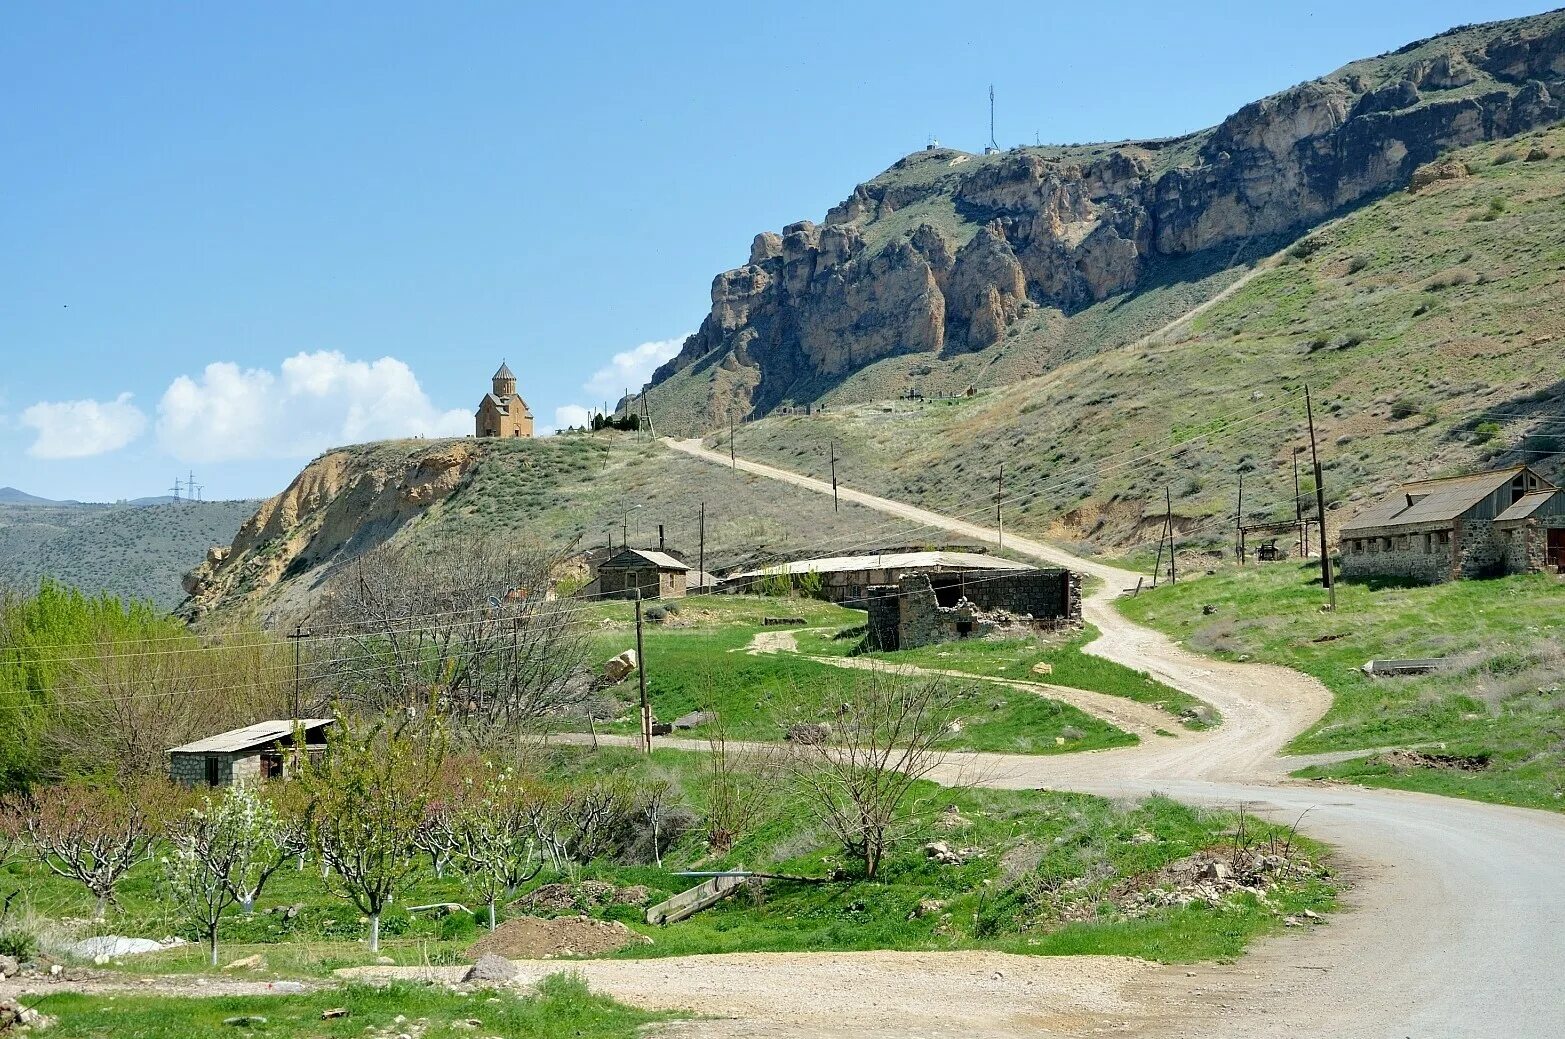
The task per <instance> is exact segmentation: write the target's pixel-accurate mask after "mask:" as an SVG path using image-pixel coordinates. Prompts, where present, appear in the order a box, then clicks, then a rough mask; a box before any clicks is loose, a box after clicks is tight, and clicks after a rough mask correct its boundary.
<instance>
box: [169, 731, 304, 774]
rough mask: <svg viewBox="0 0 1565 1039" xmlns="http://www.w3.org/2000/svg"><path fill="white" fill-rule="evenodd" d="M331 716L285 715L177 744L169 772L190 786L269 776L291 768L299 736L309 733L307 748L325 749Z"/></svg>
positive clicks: (170, 759)
mask: <svg viewBox="0 0 1565 1039" xmlns="http://www.w3.org/2000/svg"><path fill="white" fill-rule="evenodd" d="M331 724H332V720H331V719H330V718H300V719H298V720H297V721H296V720H294V719H290V718H280V719H277V720H274V721H265V722H257V723H256V724H254V725H247V726H245V727H244V728H242V729H233V730H231V731H229V732H220V733H218V734H217V735H216V736H208V737H207V738H206V739H201V740H197V741H196V742H194V743H187V744H185V745H184V746H183V747H174V748H173V749H171V750H169V751H168V775H169V778H170V779H172V780H173V781H174V782H176V783H184V784H185V785H187V786H228V785H229V784H230V783H240V782H251V781H254V782H264V781H266V780H268V779H275V778H277V777H279V776H283V775H286V774H288V773H289V772H291V771H292V770H293V768H294V758H295V755H296V753H297V750H296V745H295V743H294V739H295V737H296V735H297V734H298V732H299V730H300V729H302V730H303V734H304V748H303V749H304V752H305V753H307V754H319V753H322V752H324V751H325V749H326V748H325V744H326V730H327V728H328V727H330V726H331Z"/></svg>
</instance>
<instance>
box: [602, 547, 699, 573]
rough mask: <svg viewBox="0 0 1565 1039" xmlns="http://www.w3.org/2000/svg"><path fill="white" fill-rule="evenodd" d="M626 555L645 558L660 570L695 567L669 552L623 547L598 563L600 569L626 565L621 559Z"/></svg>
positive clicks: (690, 568)
mask: <svg viewBox="0 0 1565 1039" xmlns="http://www.w3.org/2000/svg"><path fill="white" fill-rule="evenodd" d="M626 556H636V557H638V558H641V559H644V560H646V561H647V562H649V563H651V564H652V565H653V566H655V567H657V568H658V569H659V570H692V569H694V568H693V567H692V566H691V565H690V564H689V563H686V562H684V561H682V560H679V559H675V558H674V557H673V556H671V555H669V554H668V553H667V552H655V551H653V550H652V549H648V548H627V549H622V550H621V551H619V552H616V553H614V555H613V556H611V557H609V558H608V559H606V560H604V561H603V562H602V563H599V564H598V569H600V570H601V569H603V568H604V567H606V566H607V567H614V568H615V569H618V568H619V567H621V566H624V565H625V564H624V563H622V562H621V560H622V559H624V558H625V557H626Z"/></svg>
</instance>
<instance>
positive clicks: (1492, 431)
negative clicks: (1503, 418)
mask: <svg viewBox="0 0 1565 1039" xmlns="http://www.w3.org/2000/svg"><path fill="white" fill-rule="evenodd" d="M1499 435H1500V424H1499V423H1498V422H1480V423H1478V425H1476V426H1474V427H1473V439H1474V442H1475V443H1479V444H1487V443H1488V442H1489V441H1491V440H1493V439H1494V438H1495V437H1497V436H1499Z"/></svg>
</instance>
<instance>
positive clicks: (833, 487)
mask: <svg viewBox="0 0 1565 1039" xmlns="http://www.w3.org/2000/svg"><path fill="white" fill-rule="evenodd" d="M831 511H832V512H836V511H837V442H836V441H835V440H833V441H832V442H831Z"/></svg>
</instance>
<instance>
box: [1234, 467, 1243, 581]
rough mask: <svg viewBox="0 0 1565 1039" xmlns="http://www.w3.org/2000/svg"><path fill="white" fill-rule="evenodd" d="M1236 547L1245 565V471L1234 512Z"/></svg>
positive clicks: (1240, 561) (1241, 474)
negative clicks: (1236, 508)
mask: <svg viewBox="0 0 1565 1039" xmlns="http://www.w3.org/2000/svg"><path fill="white" fill-rule="evenodd" d="M1234 532H1235V540H1234V547H1235V549H1236V550H1237V551H1238V553H1239V565H1240V566H1243V565H1244V473H1240V474H1239V508H1238V511H1237V512H1235V513H1234Z"/></svg>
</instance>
